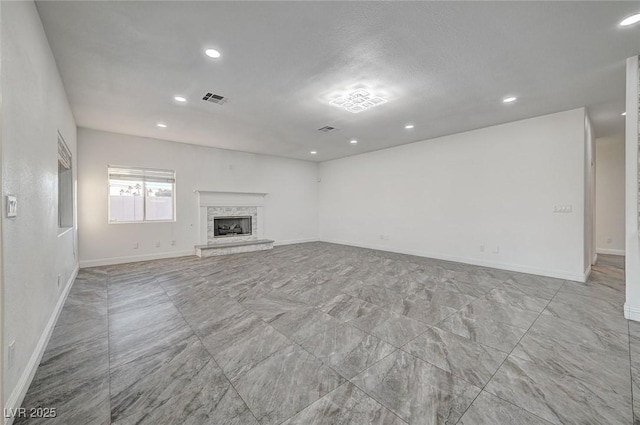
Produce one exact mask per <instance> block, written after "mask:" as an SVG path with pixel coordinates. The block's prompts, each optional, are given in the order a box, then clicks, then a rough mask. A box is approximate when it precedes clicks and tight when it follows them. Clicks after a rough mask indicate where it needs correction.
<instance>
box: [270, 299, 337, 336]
mask: <svg viewBox="0 0 640 425" xmlns="http://www.w3.org/2000/svg"><path fill="white" fill-rule="evenodd" d="M269 323H270V324H271V325H272V326H273V327H274V328H276V329H277V330H278V331H280V332H282V333H283V334H284V335H285V336H286V337H287V338H289V339H291V340H292V341H296V342H300V341H303V340H305V339H308V338H310V337H312V336H314V335H316V334H319V333H321V332H326V331H328V330H331V329H333V328H335V327H337V326H338V325H339V324H340V322H338V321H337V320H336V319H334V318H333V317H332V316H329V315H328V314H326V313H323V312H321V311H320V310H316V309H315V308H313V307H305V308H299V309H296V310H293V311H290V312H288V313H285V314H283V315H282V316H279V317H278V318H276V319H275V320H273V321H271V322H269Z"/></svg>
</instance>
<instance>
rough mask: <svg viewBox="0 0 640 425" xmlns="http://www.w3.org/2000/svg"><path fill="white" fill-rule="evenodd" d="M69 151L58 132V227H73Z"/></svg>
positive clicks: (71, 178) (71, 175)
mask: <svg viewBox="0 0 640 425" xmlns="http://www.w3.org/2000/svg"><path fill="white" fill-rule="evenodd" d="M71 164H72V162H71V151H69V148H68V147H67V144H66V143H65V142H64V139H63V138H62V136H61V135H60V134H58V227H59V228H61V229H66V228H69V227H73V174H72V172H71Z"/></svg>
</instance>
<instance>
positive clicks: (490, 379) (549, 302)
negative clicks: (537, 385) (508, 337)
mask: <svg viewBox="0 0 640 425" xmlns="http://www.w3.org/2000/svg"><path fill="white" fill-rule="evenodd" d="M565 283H566V281H563V282H562V284H561V285H560V287H559V288H558V290H557V291H556V292H555V294H553V297H551V299H550V300H549V301H548V302H547V305H545V307H544V308H543V309H542V310H540V313H538V316H537V317H536V319H535V320H534V321H533V322H531V325H529V327H528V328H527V330H526V331H525V333H523V334H522V336H521V337H520V339H518V342H516V343H515V344H514V346H513V348H512V349H511V351H510V352H509V354H507V357H505V358H504V360H503V361H502V363H500V366H498V368H497V369H496V371H495V372H493V374H492V375H491V378H489V379H488V380H487V383H486V384H484V385H483V386H482V388H481V389H480V392H479V393H478V394H476V396H475V397H474V399H473V401H472V402H471V403H469V405H468V406H467V408H466V409H465V410H464V412H463V413H462V415H460V418H459V419H458V421H457V422H456V424H457V423H460V421H461V420H462V418H463V417H464V415H465V414H466V413H467V411H468V410H469V408H470V407H471V406H472V405H473V403H475V401H476V400H477V399H478V397H479V396H480V394H482V392H483V391H486V390H485V388H486V387H487V385H489V384H490V383H491V381H492V380H493V378H494V377H495V376H496V373H498V371H499V370H500V369H501V368H502V366H503V365H504V363H505V362H506V361H507V359H509V357H511V354H512V353H513V351H514V350H515V349H516V348H517V347H518V345H519V344H520V341H522V339H523V338H524V337H525V336H526V335H527V334H528V333H529V331H530V330H531V328H532V327H533V325H534V324H535V323H536V322H537V321H538V319H539V318H540V316H541V315H542V313H543V312H544V311H545V310H546V309H547V307H548V306H549V304H551V301H553V299H554V298H555V297H556V295H558V292H560V290H561V289H562V288H563V287H564V285H565ZM487 392H488V393H489V394H491V395H493V396H495V397H497V398H499V399H500V400H503V401H506V402H508V403H510V404H512V405H514V406H517V407H519V408H521V409H522V410H524V411H526V412H529V413H530V414H532V415H534V416H536V417H538V418H540V419H542V420H545V421H547V420H546V419H544V418H542V417H541V416H539V415H537V414H535V413H533V412H531V411H529V410H528V409H525V408H524V407H522V406H518V405H517V404H515V403H512V402H510V401H508V400H504V399H503V398H502V397H499V396H497V395H495V394H493V393H490V392H489V391H487ZM547 422H549V421H547Z"/></svg>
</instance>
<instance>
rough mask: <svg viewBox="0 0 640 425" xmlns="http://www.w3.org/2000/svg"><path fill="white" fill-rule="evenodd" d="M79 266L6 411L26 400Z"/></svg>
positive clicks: (14, 409) (7, 423)
mask: <svg viewBox="0 0 640 425" xmlns="http://www.w3.org/2000/svg"><path fill="white" fill-rule="evenodd" d="M79 268H80V267H79V266H78V265H77V264H76V267H75V268H74V269H73V272H72V273H71V277H70V278H69V280H68V281H67V283H66V284H65V287H64V289H63V291H62V294H61V296H60V298H58V303H57V304H56V307H55V308H54V310H53V312H52V313H51V316H50V317H49V321H48V322H47V325H46V326H45V328H44V330H43V331H42V335H40V339H39V340H38V344H37V345H36V348H35V349H34V350H33V353H32V354H31V357H30V358H29V362H28V363H27V365H26V366H25V368H24V371H23V372H22V375H21V376H20V379H19V380H18V383H17V384H16V386H15V388H14V389H13V391H12V392H11V395H10V396H9V399H8V400H7V404H6V406H5V412H10V411H11V410H10V409H13V411H16V409H18V408H19V407H20V406H21V405H22V402H23V401H24V396H25V395H27V390H28V389H29V386H30V385H31V381H33V377H34V376H35V374H36V370H38V365H40V360H42V356H43V355H44V351H45V350H46V348H47V344H49V339H50V338H51V333H52V332H53V328H55V326H56V322H57V321H58V317H59V316H60V312H61V311H62V307H63V306H64V302H65V301H66V300H67V296H68V295H69V291H70V290H71V287H72V286H73V282H74V280H75V279H76V276H77V275H78V270H79ZM13 420H14V418H13V417H11V418H7V417H5V418H4V423H5V425H11V424H12V423H13Z"/></svg>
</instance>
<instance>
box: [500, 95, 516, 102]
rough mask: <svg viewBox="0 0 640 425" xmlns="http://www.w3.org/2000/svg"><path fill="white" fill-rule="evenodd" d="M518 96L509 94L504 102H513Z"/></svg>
mask: <svg viewBox="0 0 640 425" xmlns="http://www.w3.org/2000/svg"><path fill="white" fill-rule="evenodd" d="M517 99H518V98H517V97H515V96H509V97H505V98H504V99H502V102H504V103H511V102H515V101H516V100H517Z"/></svg>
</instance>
